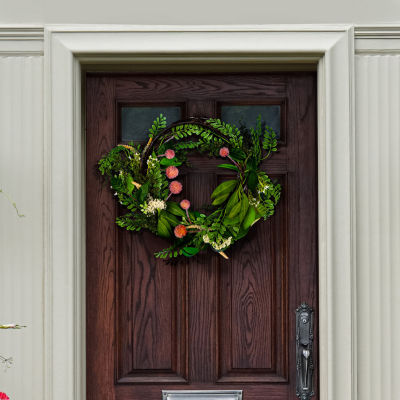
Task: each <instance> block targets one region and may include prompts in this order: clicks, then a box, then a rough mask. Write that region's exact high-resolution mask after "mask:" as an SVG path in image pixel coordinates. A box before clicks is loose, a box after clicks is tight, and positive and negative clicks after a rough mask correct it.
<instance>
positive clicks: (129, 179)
mask: <svg viewBox="0 0 400 400" xmlns="http://www.w3.org/2000/svg"><path fill="white" fill-rule="evenodd" d="M132 182H133V178H132V175H131V174H127V175H126V176H125V183H126V188H127V190H128V193H129V194H132V192H133V189H134V188H135V185H134V184H133V183H132Z"/></svg>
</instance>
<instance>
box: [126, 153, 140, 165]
mask: <svg viewBox="0 0 400 400" xmlns="http://www.w3.org/2000/svg"><path fill="white" fill-rule="evenodd" d="M128 158H129V159H130V160H132V157H131V156H128ZM133 162H134V163H135V164H139V163H140V153H138V152H137V151H134V153H133Z"/></svg>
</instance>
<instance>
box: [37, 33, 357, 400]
mask: <svg viewBox="0 0 400 400" xmlns="http://www.w3.org/2000/svg"><path fill="white" fill-rule="evenodd" d="M353 41H354V38H353V29H352V28H351V27H348V26H329V27H326V26H315V25H312V26H285V27H280V26H278V27H277V26H265V27H252V26H249V27H224V26H221V27H148V26H146V27H112V26H107V27H104V26H99V27H97V26H89V27H82V26H77V27H73V26H67V27H62V26H60V27H58V26H54V27H51V26H50V27H47V28H46V31H45V42H46V59H45V77H46V83H45V97H46V102H45V109H46V111H45V115H46V147H45V149H46V154H45V157H46V171H47V174H48V175H47V176H46V205H45V209H46V210H47V211H48V214H47V217H46V224H45V228H46V237H45V243H47V244H48V247H47V249H46V273H45V285H46V293H45V307H46V316H45V317H46V322H45V335H46V336H45V345H46V360H47V361H46V396H45V399H47V400H53V399H57V400H72V399H73V400H84V398H85V382H84V376H85V364H84V359H85V334H84V326H85V313H84V309H85V306H84V304H85V294H84V276H85V274H84V270H85V267H84V265H85V257H84V254H85V248H84V243H85V234H84V221H85V219H84V204H85V203H84V179H83V172H84V171H83V168H84V159H83V155H84V129H82V126H81V124H82V117H81V112H82V109H81V86H80V84H81V82H80V79H81V71H82V68H84V63H85V60H87V59H88V57H87V56H88V55H89V56H90V57H89V58H92V57H93V58H95V60H96V61H95V62H98V63H108V64H110V63H113V62H116V61H117V60H118V57H119V56H123V57H126V60H127V62H130V63H132V64H134V63H135V61H136V60H137V58H139V59H140V58H143V57H145V58H146V59H147V60H149V59H151V61H152V63H153V64H154V65H161V64H163V63H164V60H165V59H166V58H167V59H168V60H173V61H174V63H176V64H180V65H184V64H185V63H188V62H189V63H190V62H191V60H192V58H196V59H197V60H198V59H201V60H202V62H203V64H206V65H207V64H208V65H210V64H213V57H217V58H218V62H219V63H221V62H222V63H225V64H231V63H235V62H239V63H240V62H244V61H245V60H246V57H251V58H252V59H253V60H254V59H257V57H260V58H264V59H265V58H266V57H267V60H266V61H267V62H271V63H273V62H274V59H275V58H276V57H278V58H282V57H284V58H285V62H286V63H290V62H293V61H291V60H296V62H299V60H300V61H301V62H302V63H309V64H311V65H315V64H316V61H317V62H318V64H317V68H318V106H319V108H318V146H319V147H318V159H319V161H318V167H319V172H318V187H319V189H318V190H319V193H318V194H319V268H320V273H319V275H320V304H319V315H320V329H319V332H320V391H321V395H320V398H321V400H336V399H339V398H340V399H355V395H356V390H355V378H354V377H355V375H356V371H355V369H356V365H355V362H354V354H353V351H354V349H353V348H354V341H355V338H354V337H353V333H354V326H353V321H354V318H355V316H354V313H355V307H354V305H353V301H354V298H353V294H352V288H353V287H354V282H353V279H354V271H353V265H354V257H355V255H354V252H353V240H354V220H353V218H354V215H353V210H352V208H353V207H354V193H353V191H352V187H353V186H352V185H353V183H354V181H353V175H352V174H353V171H352V168H353V157H354V155H353V152H354V148H353V130H354V121H353V54H354V53H353V51H354V49H353ZM60 210H62V212H60Z"/></svg>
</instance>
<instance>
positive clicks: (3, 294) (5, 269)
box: [0, 2, 400, 400]
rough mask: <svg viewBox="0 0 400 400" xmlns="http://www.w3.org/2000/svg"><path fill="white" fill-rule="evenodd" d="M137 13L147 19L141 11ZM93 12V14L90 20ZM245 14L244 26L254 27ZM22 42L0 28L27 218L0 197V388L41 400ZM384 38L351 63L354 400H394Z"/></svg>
mask: <svg viewBox="0 0 400 400" xmlns="http://www.w3.org/2000/svg"><path fill="white" fill-rule="evenodd" d="M49 4H50V3H49ZM113 4H115V2H114V3H113ZM166 4H167V3H166ZM169 4H171V3H169ZM203 4H204V3H203ZM247 4H248V3H247ZM335 4H336V5H337V4H338V3H335ZM376 4H377V5H378V3H376ZM389 6H390V7H391V9H393V10H394V9H395V7H396V6H395V4H394V3H393V4H392V3H389V2H386V3H384V5H383V6H382V7H383V9H385V10H386V9H388V8H389ZM10 7H13V6H10ZM337 7H338V8H339V9H342V10H343V9H344V8H343V7H340V6H338V5H337ZM100 8H101V7H100ZM265 9H266V6H265ZM363 9H364V8H363ZM71 10H73V8H71ZM62 11H63V8H62V7H61V9H60V10H58V11H57V10H56V6H55V5H49V7H48V9H47V12H49V13H51V18H53V22H55V21H57V18H60V21H61V20H62V17H60V15H62ZM94 11H95V12H97V13H98V11H96V10H94ZM278 11H279V10H276V9H275V10H274V12H275V13H277V12H278ZM317 11H318V9H317ZM350 11H351V10H350ZM103 12H104V11H103ZM236 12H237V10H231V11H230V13H229V15H230V16H232V17H233V16H235V15H236ZM363 12H364V13H365V12H366V11H365V10H364V11H363ZM13 13H14V11H13V9H12V8H10V9H8V10H7V13H6V18H9V20H10V21H11V20H12V22H25V20H24V19H23V18H27V16H28V17H29V18H30V20H33V19H34V18H36V15H37V14H35V12H34V10H33V8H32V7H31V8H29V7H28V8H26V9H25V10H24V12H23V13H22V12H21V15H20V17H21V18H22V19H18V18H17V17H16V10H15V13H14V14H13ZM88 13H89V11H88V10H86V11H84V12H83V13H82V15H89V14H88ZM140 13H141V14H140V15H142V16H143V15H146V10H143V9H142V10H140ZM143 13H144V14H143ZM327 14H328V13H327ZM24 15H25V16H24ZM96 15H100V14H95V15H94V16H92V17H91V18H95V17H96ZM114 15H115V14H114ZM313 15H314V14H313ZM365 15H366V14H365ZM365 15H364V16H365ZM377 15H380V14H377ZM393 15H395V14H393ZM399 15H400V14H399ZM57 16H58V17H57ZM39 17H40V18H41V16H38V18H39ZM72 17H73V15H72V11H68V12H66V13H65V18H67V19H68V18H72ZM112 17H113V13H112V12H111V13H110V20H109V21H107V22H115V21H113V20H112ZM200 17H202V18H205V14H203V16H201V15H200ZM200 17H196V16H195V15H194V16H192V18H193V19H192V20H191V22H207V23H211V22H214V20H213V18H212V17H210V19H209V20H207V21H202V20H201V18H200ZM253 17H254V20H252V21H253V22H261V21H259V20H256V19H255V18H256V15H255V14H253ZM330 17H332V15H331V16H330ZM1 18H4V15H2V16H1ZM75 18H78V19H79V18H81V17H80V16H79V15H76V16H75ZM82 18H83V17H82ZM197 18H200V19H198V20H197ZM243 18H244V17H243ZM257 18H258V17H257ZM332 18H333V17H332ZM71 20H74V21H76V19H71ZM101 21H102V22H105V21H104V20H101ZM321 21H322V19H321ZM342 21H343V19H342ZM132 22H135V21H132ZM136 22H138V21H136ZM141 22H155V23H156V22H160V23H161V22H163V21H161V19H154V20H152V21H150V20H149V19H146V18H143V20H142V21H141ZM164 22H165V21H164ZM169 22H171V21H169ZM173 22H178V20H175V21H173ZM180 22H185V21H180ZM186 22H188V21H186ZM229 22H238V21H237V20H235V19H232V20H231V21H229ZM241 22H244V21H243V20H241ZM286 22H290V21H286ZM14 33H15V32H14ZM361 33H362V32H359V35H361ZM378 33H379V32H378ZM21 35H22V36H21V38H20V40H17V41H9V40H8V39H9V35H8V33H7V30H3V31H1V29H0V187H1V188H3V189H5V190H6V191H7V192H8V193H10V194H11V195H12V196H13V198H14V199H15V201H16V202H17V204H18V206H19V208H20V209H21V210H22V212H23V213H24V214H26V217H25V218H22V219H19V218H17V217H16V215H15V213H14V210H13V209H12V207H11V206H10V205H9V204H8V203H7V202H6V201H5V199H3V198H2V197H0V224H1V227H0V302H1V303H0V322H2V323H7V322H19V323H23V324H26V325H28V328H26V329H25V330H23V331H17V332H3V331H2V332H0V335H1V338H0V354H5V355H11V354H12V355H13V356H14V358H15V365H14V367H13V368H12V369H10V370H9V371H8V372H7V373H3V372H2V371H0V391H2V390H3V391H6V392H9V393H10V394H12V399H13V400H25V399H32V400H42V399H43V397H44V396H43V387H44V385H43V379H44V367H43V366H44V363H45V360H44V355H43V333H44V328H43V327H44V321H43V298H44V297H43V289H44V288H43V279H44V275H43V265H44V251H43V248H44V246H45V238H44V236H43V226H44V225H43V207H44V204H43V181H44V180H43V176H44V174H45V170H44V163H43V157H44V148H43V108H44V105H43V64H44V60H43V55H42V54H41V48H42V46H43V44H42V38H41V37H40V34H38V35H37V37H36V39H35V40H26V38H25V37H24V35H23V34H21ZM372 36H373V35H372ZM377 36H382V35H377ZM383 36H385V35H383ZM386 36H388V37H390V38H388V39H380V40H377V41H375V40H371V41H370V42H368V39H365V37H366V36H365V32H364V33H363V35H362V36H359V38H358V39H357V43H359V45H358V44H356V48H357V55H356V56H355V76H356V82H355V84H356V93H355V94H356V96H355V105H356V108H355V109H356V149H355V154H356V165H355V167H356V171H355V175H356V195H357V209H356V217H357V229H356V237H357V249H356V252H357V321H356V323H357V349H358V352H357V361H358V377H357V378H358V399H359V400H384V399H385V400H398V399H400V379H399V376H400V344H399V342H398V338H399V337H400V312H399V311H398V310H399V306H400V290H399V288H400V270H399V266H400V211H399V204H400V161H399V155H400V132H399V130H400V117H399V109H400V45H399V43H400V29H398V30H397V33H396V32H394V33H393V30H392V33H391V34H390V35H389V34H387V35H386ZM385 48H386V50H385V51H383V49H385ZM60 212H62V210H60ZM54 400H56V399H54ZM346 400H347V399H346Z"/></svg>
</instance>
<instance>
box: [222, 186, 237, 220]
mask: <svg viewBox="0 0 400 400" xmlns="http://www.w3.org/2000/svg"><path fill="white" fill-rule="evenodd" d="M238 201H239V188H238V189H236V190H235V191H234V192H233V193H232V195H231V197H230V198H229V200H228V203H227V204H226V207H225V213H226V214H229V213H230V212H231V210H232V207H233V206H234V205H235V204H236V203H237V202H238Z"/></svg>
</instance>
